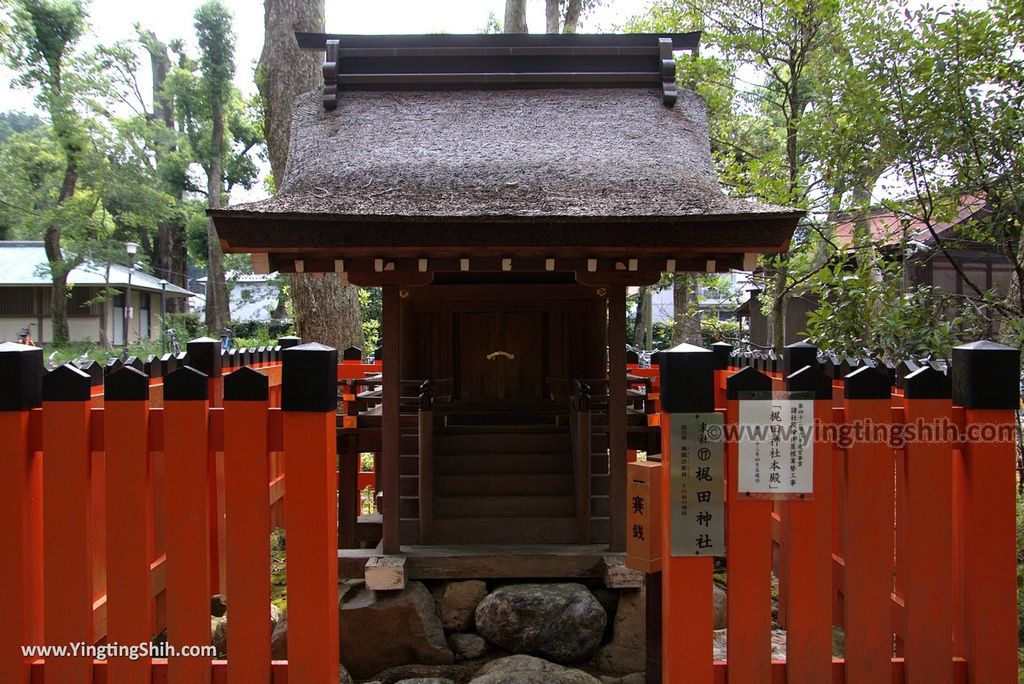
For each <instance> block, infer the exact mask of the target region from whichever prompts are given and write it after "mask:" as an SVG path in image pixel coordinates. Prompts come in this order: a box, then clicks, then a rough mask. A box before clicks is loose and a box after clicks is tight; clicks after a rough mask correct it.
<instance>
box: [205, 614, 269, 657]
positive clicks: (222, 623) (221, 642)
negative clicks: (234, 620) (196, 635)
mask: <svg viewBox="0 0 1024 684" xmlns="http://www.w3.org/2000/svg"><path fill="white" fill-rule="evenodd" d="M281 618H282V614H281V609H280V608H278V607H277V606H275V605H274V604H270V630H271V633H273V631H274V630H275V629H276V628H277V625H278V623H279V622H280V621H281ZM210 641H211V643H212V644H213V646H214V648H215V649H217V656H218V657H221V658H223V657H224V656H225V655H227V652H228V615H227V613H224V614H223V615H220V616H212V617H211V618H210ZM271 641H273V637H271Z"/></svg>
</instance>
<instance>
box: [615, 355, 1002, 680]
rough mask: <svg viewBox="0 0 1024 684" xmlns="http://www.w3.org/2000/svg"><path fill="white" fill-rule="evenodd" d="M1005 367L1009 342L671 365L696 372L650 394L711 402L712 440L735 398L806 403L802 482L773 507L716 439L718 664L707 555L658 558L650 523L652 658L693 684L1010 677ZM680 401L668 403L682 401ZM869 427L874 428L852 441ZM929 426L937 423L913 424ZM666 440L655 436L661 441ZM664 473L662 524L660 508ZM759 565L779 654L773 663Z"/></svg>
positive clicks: (665, 545)
mask: <svg viewBox="0 0 1024 684" xmlns="http://www.w3.org/2000/svg"><path fill="white" fill-rule="evenodd" d="M715 351H719V350H715ZM702 352H703V350H694V351H692V352H691V353H692V354H697V355H700V354H701V353H702ZM1019 360H1020V354H1019V352H1018V351H1017V350H1015V349H1011V348H1008V347H1003V346H1001V345H996V344H993V343H977V344H973V345H965V346H963V347H959V348H956V349H955V350H954V352H953V358H952V360H951V361H944V362H942V363H937V364H935V366H932V365H930V364H925V365H918V364H913V367H912V368H911V367H909V366H907V365H906V364H892V365H887V364H877V363H874V364H870V363H858V362H852V360H845V359H832V358H829V357H827V356H826V357H824V358H820V357H819V356H818V354H817V350H816V349H814V348H813V347H811V346H810V345H793V346H792V347H789V348H787V349H786V350H785V352H784V353H783V354H781V355H775V356H772V355H769V354H763V355H760V354H759V355H756V356H731V355H729V354H728V353H726V354H725V355H724V356H720V357H719V358H716V364H715V368H717V370H714V371H713V377H712V371H711V370H710V369H709V368H708V367H707V365H706V361H705V360H703V359H695V360H694V361H693V363H692V364H690V365H689V366H688V365H687V364H688V362H686V361H682V363H683V365H684V367H692V368H693V369H694V371H693V373H690V374H688V375H687V378H686V383H685V386H681V387H680V386H677V387H671V386H668V385H665V384H664V381H663V386H662V387H661V390H662V393H663V397H662V398H663V399H664V400H665V402H666V403H668V402H669V401H671V402H672V405H673V406H677V407H678V406H680V404H679V401H680V399H679V397H680V394H682V395H683V396H684V398H686V397H691V396H697V397H704V396H712V395H713V397H714V400H713V402H712V403H711V404H710V408H711V409H715V410H717V411H718V412H719V413H721V414H723V416H724V433H725V434H729V432H730V431H733V433H734V434H735V431H736V430H737V429H739V428H740V427H742V426H741V424H740V418H739V416H740V404H741V401H740V399H741V398H742V397H743V396H744V394H743V393H744V392H750V391H760V392H771V391H779V390H788V391H793V392H805V393H809V394H810V396H813V397H814V401H813V410H814V417H815V427H816V432H815V437H814V442H813V458H814V461H813V481H814V490H813V494H812V495H811V496H805V497H802V498H799V499H797V498H790V499H786V500H768V499H763V498H756V497H750V496H747V495H745V493H743V492H741V491H739V489H738V483H737V478H738V473H739V468H740V462H739V458H740V455H739V447H738V442H737V441H735V440H729V441H727V442H726V444H725V480H726V489H725V493H726V499H727V502H726V509H725V515H726V539H725V545H726V555H725V558H724V560H725V567H726V571H725V576H726V578H727V582H728V597H729V598H728V608H727V620H726V622H727V627H728V651H727V658H726V659H725V660H720V661H715V662H712V657H711V624H712V611H713V608H712V600H711V591H712V573H713V572H715V571H716V570H715V568H714V565H713V563H712V559H711V558H708V557H703V558H702V557H681V556H673V555H672V552H671V543H670V540H671V536H670V534H669V530H670V527H664V526H663V527H661V528H660V529H661V530H662V532H661V535H662V536H661V544H660V549H661V553H660V556H659V560H658V562H659V563H660V570H661V572H660V574H659V575H652V576H651V583H649V586H648V592H649V595H650V592H651V591H652V589H654V590H655V591H658V590H660V591H661V592H662V596H661V600H660V601H659V602H657V604H655V606H653V608H654V610H660V611H662V612H661V616H660V623H661V628H662V634H663V642H662V643H663V645H662V648H661V653H660V656H659V657H655V658H654V661H655V662H657V663H660V664H661V666H662V676H664V677H665V681H674V679H675V677H677V676H678V675H679V673H682V672H685V673H687V681H693V682H698V683H699V684H711V683H712V682H717V681H725V680H728V681H734V680H735V681H743V682H770V681H799V682H821V681H845V682H850V683H855V682H864V683H872V682H881V681H886V682H888V681H894V682H895V681H899V682H907V683H908V684H917V683H930V682H940V681H941V682H979V683H980V682H1012V681H1016V673H1017V616H1016V606H1015V596H1016V578H1015V563H1016V557H1015V546H1016V544H1015V515H1014V514H1015V492H1014V489H1015V479H1016V478H1015V472H1014V461H1015V457H1016V445H1015V439H1014V437H1015V434H1016V419H1017V416H1016V410H1017V408H1018V407H1019V401H1020V399H1019V387H1018V378H1019ZM661 361H662V365H663V366H664V364H665V363H666V360H665V358H664V357H663V358H662V359H661ZM673 363H677V362H676V361H673ZM758 366H760V368H761V369H758ZM851 367H852V368H851ZM762 369H763V370H762ZM940 369H941V370H940ZM843 371H848V372H845V373H844V372H843ZM687 401H689V399H687ZM683 405H684V406H685V407H686V408H685V409H681V408H676V409H675V410H677V411H685V412H689V411H690V410H691V408H692V406H691V405H690V404H688V403H686V401H684V402H683ZM696 410H708V409H707V408H705V409H696ZM667 419H668V417H667V415H666V414H663V415H662V420H667ZM868 425H871V426H874V429H875V430H876V431H874V432H872V431H865V432H863V433H860V434H858V432H857V429H858V426H863V427H865V430H866V426H868ZM929 425H939V426H943V428H944V429H938V430H935V431H934V432H931V433H925V432H923V431H922V430H923V429H925V428H927V426H929ZM910 429H915V430H917V434H916V435H912V434H911V433H910V432H909V430H910ZM843 435H846V437H843ZM893 435H903V438H904V439H899V440H895V441H893V437H892V436H893ZM667 437H669V435H667V434H666V431H664V430H663V432H662V439H663V444H667V443H666V442H665V440H666V438H667ZM664 451H665V452H666V453H669V454H670V455H671V454H675V451H674V450H672V449H671V448H670V447H665V449H664ZM670 458H675V456H670ZM666 465H667V464H665V463H663V464H662V467H661V471H660V472H659V475H658V476H659V478H660V481H661V483H662V490H661V497H662V498H661V501H662V502H663V504H662V509H661V510H662V511H663V515H664V518H663V519H669V518H671V517H672V515H674V513H673V509H674V504H673V502H671V501H670V500H668V496H669V492H670V481H669V470H668V468H667V467H666ZM634 468H635V470H634V472H639V470H640V468H639V464H637V466H635V467H634ZM772 575H774V576H775V577H777V578H778V582H779V584H778V590H777V597H778V626H779V627H780V628H782V629H784V630H785V632H786V637H787V639H786V643H787V645H786V649H785V650H786V659H785V660H784V661H783V660H774V661H773V658H772V626H773V625H772V603H773V601H772V598H773V588H772V586H771V584H770V581H769V579H770V578H771V577H772ZM659 588H660V589H659ZM684 606H685V607H684ZM650 609H651V606H650V605H649V610H650ZM834 627H835V628H838V629H840V630H841V633H842V635H843V642H844V647H843V648H844V652H843V654H842V655H841V656H840V657H833V628H834ZM649 662H651V660H650V658H649ZM649 674H650V670H649Z"/></svg>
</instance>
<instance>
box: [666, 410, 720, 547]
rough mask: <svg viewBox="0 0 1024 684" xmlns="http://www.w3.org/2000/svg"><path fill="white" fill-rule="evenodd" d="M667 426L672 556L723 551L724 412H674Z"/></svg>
mask: <svg viewBox="0 0 1024 684" xmlns="http://www.w3.org/2000/svg"><path fill="white" fill-rule="evenodd" d="M662 429H665V427H664V426H663V427H662ZM668 429H669V430H671V453H670V454H669V458H670V461H669V467H670V468H671V469H672V470H671V477H670V481H671V492H670V496H671V497H672V499H671V500H672V505H671V515H672V518H671V523H670V524H671V534H672V555H673V556H715V555H719V556H720V555H724V554H725V501H724V482H723V476H724V444H725V442H724V434H723V430H722V416H721V414H719V413H673V414H671V415H670V419H669V428H668Z"/></svg>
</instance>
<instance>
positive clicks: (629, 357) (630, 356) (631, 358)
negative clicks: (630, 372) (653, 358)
mask: <svg viewBox="0 0 1024 684" xmlns="http://www.w3.org/2000/svg"><path fill="white" fill-rule="evenodd" d="M626 363H627V364H630V363H631V364H633V365H634V366H636V365H638V364H639V363H640V355H639V354H637V353H636V352H635V351H633V350H632V349H627V350H626Z"/></svg>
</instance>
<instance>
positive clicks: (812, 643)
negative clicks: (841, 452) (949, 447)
mask: <svg viewBox="0 0 1024 684" xmlns="http://www.w3.org/2000/svg"><path fill="white" fill-rule="evenodd" d="M787 351H788V348H787ZM787 358H788V356H787ZM786 383H787V389H788V390H789V391H790V392H810V393H811V394H812V395H813V396H814V422H815V424H816V425H815V427H816V428H817V427H821V426H827V425H828V424H830V423H831V422H832V380H831V379H830V378H829V377H828V376H827V375H825V373H823V372H822V371H820V370H818V368H817V360H816V357H815V364H814V365H807V366H804V367H802V368H800V369H799V370H797V371H795V372H794V373H792V374H791V375H789V376H788V377H787V378H786ZM782 511H783V526H782V537H783V539H782V542H783V544H782V552H781V562H780V565H781V566H782V567H781V569H782V575H783V578H782V579H783V580H784V581H783V583H782V590H783V591H785V594H786V595H785V606H786V629H787V632H788V635H787V636H788V638H787V641H786V661H787V662H786V671H787V675H788V678H789V680H790V681H794V682H827V681H831V680H832V443H831V442H828V441H825V440H823V439H821V435H820V434H819V435H816V436H815V441H814V494H813V496H812V497H810V499H809V500H800V501H785V502H783V506H782ZM780 610H781V609H780Z"/></svg>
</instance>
